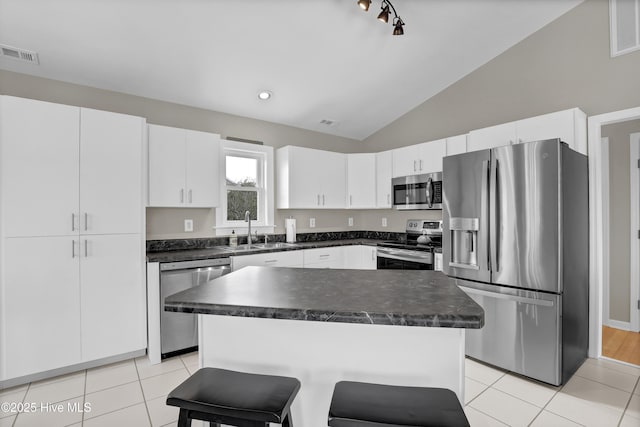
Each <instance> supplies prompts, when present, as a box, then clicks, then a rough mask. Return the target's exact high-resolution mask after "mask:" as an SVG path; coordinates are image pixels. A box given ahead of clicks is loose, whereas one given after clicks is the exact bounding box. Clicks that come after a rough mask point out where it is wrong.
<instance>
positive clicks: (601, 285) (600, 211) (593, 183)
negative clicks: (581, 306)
mask: <svg viewBox="0 0 640 427" xmlns="http://www.w3.org/2000/svg"><path fill="white" fill-rule="evenodd" d="M637 119H640V107H637V108H631V109H628V110H622V111H616V112H612V113H607V114H601V115H598V116H592V117H589V119H588V126H589V198H590V204H589V222H590V225H589V228H590V240H591V244H590V255H589V259H590V267H589V269H590V274H589V276H590V310H589V311H590V316H589V318H590V339H589V356H590V357H595V358H599V357H602V356H603V345H602V339H603V337H605V338H610V335H611V334H609V332H610V331H608V330H606V329H605V330H604V333H603V326H607V325H606V323H607V321H608V319H605V318H604V316H603V315H604V314H605V313H604V311H605V310H604V302H605V301H608V295H603V291H604V290H605V287H606V285H607V283H609V280H610V277H609V271H610V268H609V267H610V261H611V259H610V257H609V249H610V245H609V243H610V239H609V238H610V226H611V223H610V222H611V221H610V217H609V214H610V212H609V204H608V201H607V199H608V196H609V195H611V194H610V193H611V191H610V189H609V174H608V173H607V169H608V168H607V165H608V164H605V162H608V151H605V150H604V148H606V145H605V144H603V141H602V136H603V133H602V127H603V126H606V125H612V124H616V123H623V122H628V121H631V120H637ZM627 141H628V139H627ZM628 144H629V142H627V147H628V146H629V145H628ZM627 153H629V154H631V153H630V152H629V151H627ZM625 163H626V164H625V167H627V166H626V165H629V164H630V163H627V162H625ZM617 166H618V165H616V167H617ZM627 183H629V178H627ZM626 194H627V195H629V194H630V192H629V191H627V192H626ZM627 206H629V205H628V204H627ZM627 209H629V208H628V207H627ZM636 212H637V205H636ZM627 213H628V215H629V216H631V217H633V215H630V210H627ZM629 216H628V218H629ZM636 216H637V215H636ZM626 224H628V225H629V229H630V228H631V227H634V225H633V224H632V223H631V222H630V221H629V220H628V221H627V222H626ZM635 227H637V226H635ZM629 229H627V234H626V237H625V238H624V241H626V242H627V243H626V244H627V245H630V243H629V242H632V240H631V233H630V231H629ZM636 229H638V228H636ZM636 243H637V242H636ZM626 248H630V246H626ZM629 253H630V252H629V251H627V254H629ZM631 256H635V258H631ZM628 259H629V261H628V262H627V265H629V266H631V265H635V266H637V264H638V261H637V255H629V258H628ZM615 261H618V259H617V258H616V259H615ZM628 268H629V269H628V270H627V272H629V275H627V277H631V274H632V273H631V267H628ZM631 280H632V279H630V278H629V279H627V283H631ZM635 281H636V283H635V284H636V286H629V287H628V288H627V289H628V293H627V294H626V298H624V299H625V300H626V304H627V307H628V309H627V310H628V311H627V312H626V315H627V316H628V317H627V318H623V320H625V321H626V322H622V323H624V324H626V329H629V330H630V329H632V325H634V328H635V330H636V332H635V335H631V337H632V338H635V337H636V336H638V335H640V334H638V332H637V326H635V325H638V318H637V317H638V310H637V307H635V304H633V303H632V301H637V300H638V293H639V289H638V283H637V282H638V281H637V280H635ZM607 308H609V307H607ZM634 308H635V310H634ZM607 311H608V310H607ZM607 317H609V314H608V313H607ZM617 326H619V325H617ZM630 333H631V334H633V332H630ZM605 357H607V356H605ZM629 363H632V362H629Z"/></svg>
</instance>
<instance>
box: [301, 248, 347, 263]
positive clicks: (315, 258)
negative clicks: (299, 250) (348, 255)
mask: <svg viewBox="0 0 640 427" xmlns="http://www.w3.org/2000/svg"><path fill="white" fill-rule="evenodd" d="M343 249H344V248H343V247H342V246H333V247H330V248H316V249H305V250H304V268H344V260H343V257H342V254H343Z"/></svg>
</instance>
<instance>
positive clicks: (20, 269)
mask: <svg viewBox="0 0 640 427" xmlns="http://www.w3.org/2000/svg"><path fill="white" fill-rule="evenodd" d="M4 250H5V254H4V295H3V298H2V301H1V303H2V305H1V307H0V311H1V314H2V322H0V330H1V333H0V337H2V341H1V342H0V362H2V363H0V369H1V370H2V371H1V372H0V380H5V379H10V378H17V377H21V376H25V375H30V374H35V373H37V372H42V371H48V370H51V369H56V368H60V367H63V366H68V365H73V364H76V363H79V362H80V361H81V353H80V270H79V269H78V258H77V257H78V239H77V238H76V239H74V238H72V237H30V238H9V239H5V241H4ZM72 255H73V257H72ZM112 315H114V316H116V315H117V311H116V310H115V309H114V310H113V312H112Z"/></svg>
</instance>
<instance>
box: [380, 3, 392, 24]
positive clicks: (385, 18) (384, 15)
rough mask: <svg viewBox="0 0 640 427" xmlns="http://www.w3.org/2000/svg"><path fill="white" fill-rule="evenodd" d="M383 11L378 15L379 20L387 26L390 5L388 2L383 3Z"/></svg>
mask: <svg viewBox="0 0 640 427" xmlns="http://www.w3.org/2000/svg"><path fill="white" fill-rule="evenodd" d="M381 9H382V12H380V14H379V15H378V19H379V20H380V21H382V22H384V23H385V24H386V23H387V22H389V5H388V4H387V2H386V1H383V2H382V6H381Z"/></svg>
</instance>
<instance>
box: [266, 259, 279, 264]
mask: <svg viewBox="0 0 640 427" xmlns="http://www.w3.org/2000/svg"><path fill="white" fill-rule="evenodd" d="M274 262H278V260H277V259H267V260H265V261H264V263H265V264H272V263H274Z"/></svg>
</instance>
